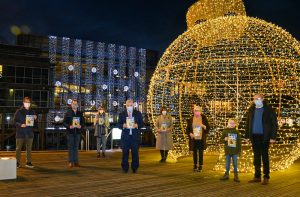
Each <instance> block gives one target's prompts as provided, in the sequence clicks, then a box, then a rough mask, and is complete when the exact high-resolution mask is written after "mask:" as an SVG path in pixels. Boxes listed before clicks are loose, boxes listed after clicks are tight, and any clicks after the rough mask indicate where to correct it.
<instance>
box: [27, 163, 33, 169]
mask: <svg viewBox="0 0 300 197" xmlns="http://www.w3.org/2000/svg"><path fill="white" fill-rule="evenodd" d="M25 167H26V168H34V165H32V163H31V162H27V163H26V165H25Z"/></svg>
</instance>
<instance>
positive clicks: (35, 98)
mask: <svg viewBox="0 0 300 197" xmlns="http://www.w3.org/2000/svg"><path fill="white" fill-rule="evenodd" d="M40 94H41V92H40V91H33V92H32V100H33V101H40V100H41V95H40Z"/></svg>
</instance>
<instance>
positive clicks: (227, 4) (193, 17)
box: [186, 0, 246, 28]
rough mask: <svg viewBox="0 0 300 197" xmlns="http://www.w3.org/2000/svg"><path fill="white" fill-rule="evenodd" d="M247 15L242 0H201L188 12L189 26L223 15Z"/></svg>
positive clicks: (187, 20)
mask: <svg viewBox="0 0 300 197" xmlns="http://www.w3.org/2000/svg"><path fill="white" fill-rule="evenodd" d="M241 15H242V16H246V10H245V6H244V3H243V1H242V0H199V1H198V2H196V3H194V4H193V5H192V6H191V7H190V8H189V10H188V12H187V14H186V22H187V26H188V28H191V27H194V26H195V25H197V24H200V23H201V22H204V21H207V20H211V19H215V18H218V17H221V16H241Z"/></svg>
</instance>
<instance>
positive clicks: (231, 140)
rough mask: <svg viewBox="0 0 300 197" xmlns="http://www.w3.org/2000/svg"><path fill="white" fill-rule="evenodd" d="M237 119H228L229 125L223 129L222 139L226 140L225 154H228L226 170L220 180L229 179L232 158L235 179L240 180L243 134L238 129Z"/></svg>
mask: <svg viewBox="0 0 300 197" xmlns="http://www.w3.org/2000/svg"><path fill="white" fill-rule="evenodd" d="M236 126H237V121H236V120H235V119H232V118H231V119H229V120H228V127H227V128H226V129H224V130H223V132H222V136H221V141H224V143H225V146H224V150H225V156H226V166H225V167H226V171H225V174H224V176H223V177H221V178H220V180H228V179H229V172H230V160H231V158H232V163H233V169H234V179H233V180H234V181H235V182H240V180H239V177H238V166H237V165H238V155H239V154H240V153H241V134H240V132H239V131H238V130H237V129H236Z"/></svg>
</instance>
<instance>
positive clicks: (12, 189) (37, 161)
mask: <svg viewBox="0 0 300 197" xmlns="http://www.w3.org/2000/svg"><path fill="white" fill-rule="evenodd" d="M0 154H1V156H6V155H14V153H13V152H12V153H7V152H0ZM95 155H96V154H95V152H94V151H90V152H81V153H80V161H81V165H82V167H81V168H73V169H69V168H67V167H66V166H67V165H66V164H67V163H66V160H67V152H65V151H63V152H34V153H33V155H32V157H33V164H34V165H35V166H36V168H34V169H26V168H24V167H22V168H20V169H18V178H17V180H8V181H0V196H143V197H146V196H168V197H169V196H300V178H299V177H300V161H299V160H298V161H296V162H295V164H294V165H293V166H291V167H290V168H289V169H287V170H283V171H278V172H273V173H271V179H270V184H269V185H267V186H263V185H260V184H250V183H247V181H248V180H249V179H251V178H252V177H253V174H240V179H241V183H235V182H233V180H232V177H231V179H230V180H229V181H225V182H222V181H219V178H220V176H222V175H223V173H222V172H215V171H212V168H213V166H214V164H215V163H216V160H217V156H208V155H207V156H205V157H204V162H205V165H204V170H203V172H201V173H194V172H192V158H191V157H187V158H182V159H180V160H179V161H178V162H177V163H175V162H167V163H165V164H160V163H159V162H158V160H159V153H158V152H157V151H155V150H154V149H149V148H143V149H141V151H140V168H139V171H138V173H137V174H133V173H132V172H129V173H128V174H124V173H122V171H121V169H120V159H121V152H119V151H116V152H108V153H107V157H106V158H105V159H102V158H101V159H97V158H96V157H95ZM22 156H23V159H24V157H25V153H22ZM23 165H24V162H23ZM0 170H3V169H0Z"/></svg>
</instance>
